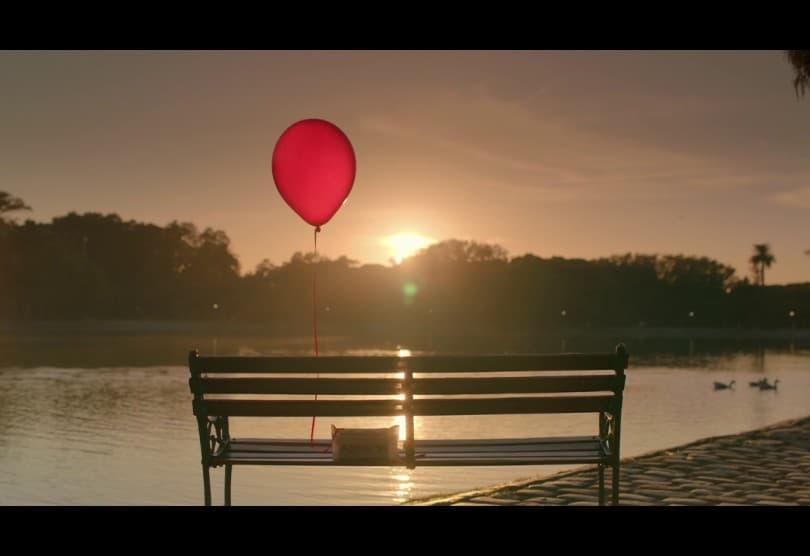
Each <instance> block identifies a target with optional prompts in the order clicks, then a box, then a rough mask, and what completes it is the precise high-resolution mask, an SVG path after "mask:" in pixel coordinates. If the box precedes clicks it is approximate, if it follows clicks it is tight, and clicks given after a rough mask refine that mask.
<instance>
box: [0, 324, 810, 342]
mask: <svg viewBox="0 0 810 556" xmlns="http://www.w3.org/2000/svg"><path fill="white" fill-rule="evenodd" d="M291 328H295V327H290V326H289V325H287V324H285V323H251V322H217V321H180V320H170V321H164V320H89V319H88V320H83V321H34V322H24V323H21V322H8V321H0V334H3V335H8V336H26V335H38V334H42V335H47V334H66V335H69V334H99V335H104V334H210V335H216V336H220V337H226V336H238V335H249V334H258V335H267V334H272V335H274V336H278V337H296V335H295V334H294V333H292V332H294V330H291ZM349 332H350V333H349V334H345V333H343V334H334V333H332V331H329V330H324V331H323V333H324V335H325V336H333V337H341V336H342V337H348V336H352V335H357V336H370V335H371V334H369V333H368V332H367V331H364V330H350V331H349ZM389 335H390V334H389ZM402 335H403V336H411V335H413V334H412V333H409V332H403V334H402ZM447 336H448V337H453V336H457V337H473V336H475V337H478V336H481V337H490V338H493V339H496V338H498V337H510V338H515V337H527V338H530V337H538V336H551V337H560V338H569V339H574V338H577V337H606V336H608V337H620V338H629V339H634V340H645V339H659V338H693V339H717V340H794V339H795V340H806V339H810V328H737V327H684V326H656V327H652V326H611V327H599V328H597V327H554V328H547V329H537V330H533V331H531V332H527V331H525V330H522V331H515V332H513V333H508V332H507V333H504V332H500V333H499V332H497V331H490V332H486V331H477V332H474V331H460V332H457V333H456V334H448V335H447Z"/></svg>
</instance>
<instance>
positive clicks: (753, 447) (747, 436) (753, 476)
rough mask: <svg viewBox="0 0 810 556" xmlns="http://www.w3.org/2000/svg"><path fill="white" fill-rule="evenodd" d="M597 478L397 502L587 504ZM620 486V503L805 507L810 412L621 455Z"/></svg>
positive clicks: (557, 478)
mask: <svg viewBox="0 0 810 556" xmlns="http://www.w3.org/2000/svg"><path fill="white" fill-rule="evenodd" d="M606 475H607V477H606V480H605V488H606V490H607V491H608V492H610V491H609V489H610V479H609V476H610V475H609V474H608V473H606ZM596 480H597V479H596V470H595V466H594V465H589V466H581V467H578V468H576V469H573V470H568V471H562V472H560V473H556V474H553V475H550V476H543V477H534V478H530V479H520V480H517V481H511V482H508V483H502V484H498V485H493V486H489V487H482V488H479V489H475V490H470V491H465V492H459V493H455V494H437V495H432V496H429V497H424V498H419V499H415V500H409V501H408V502H406V503H405V504H404V505H413V506H447V505H462V506H482V505H483V506H488V505H494V506H499V505H503V506H513V505H531V506H536V505H570V506H593V505H596V504H597V488H596V486H595V485H596ZM619 491H620V496H619V504H620V505H637V506H639V505H640V506H667V505H673V506H674V505H720V506H723V505H764V506H783V505H791V506H795V505H810V416H807V417H801V418H798V419H790V420H787V421H782V422H779V423H776V424H773V425H769V426H767V427H763V428H760V429H755V430H751V431H746V432H743V433H738V434H730V435H723V436H712V437H707V438H702V439H699V440H695V441H693V442H689V443H687V444H682V445H680V446H675V447H672V448H665V449H663V450H655V451H652V452H648V453H645V454H640V455H637V456H632V457H628V458H624V459H622V461H621V480H620V489H619Z"/></svg>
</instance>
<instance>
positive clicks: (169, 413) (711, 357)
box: [0, 333, 810, 505]
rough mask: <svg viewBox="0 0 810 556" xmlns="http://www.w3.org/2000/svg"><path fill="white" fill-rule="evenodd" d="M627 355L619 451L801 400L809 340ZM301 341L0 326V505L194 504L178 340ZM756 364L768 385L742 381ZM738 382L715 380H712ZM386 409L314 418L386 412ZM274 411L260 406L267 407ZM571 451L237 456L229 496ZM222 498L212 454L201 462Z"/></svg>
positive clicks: (601, 345)
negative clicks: (446, 457) (313, 462)
mask: <svg viewBox="0 0 810 556" xmlns="http://www.w3.org/2000/svg"><path fill="white" fill-rule="evenodd" d="M616 340H617V338H615V337H610V336H604V337H599V336H598V335H595V336H594V335H591V336H589V337H573V338H560V337H558V336H557V337H555V336H549V337H545V338H528V337H527V338H519V339H511V340H504V339H497V340H493V341H491V342H489V343H486V342H484V343H481V342H477V341H476V342H465V341H460V340H459V341H451V340H447V341H444V342H442V341H437V340H435V339H434V340H431V341H430V342H427V341H421V342H420V341H418V340H408V341H400V342H399V343H396V342H395V341H393V340H384V341H377V342H376V343H375V344H373V345H364V344H362V343H359V342H353V341H351V340H350V339H346V338H322V339H321V349H322V353H324V354H379V355H394V354H396V353H397V350H398V349H400V348H405V349H410V350H411V351H412V353H413V354H414V355H416V354H423V353H424V354H427V353H476V352H478V353H530V352H538V353H539V352H552V351H560V350H563V351H612V348H613V346H614V345H615V343H616ZM622 340H623V341H625V343H626V344H627V347H628V351H629V352H630V354H631V356H630V357H631V358H630V367H629V369H628V370H627V386H626V390H625V401H624V412H623V417H624V419H623V431H622V432H623V434H622V455H623V456H632V455H638V454H643V453H645V452H649V451H652V450H659V449H663V448H667V447H671V446H676V445H679V444H683V443H686V442H690V441H693V440H697V439H699V438H703V437H707V436H715V435H724V434H731V433H737V432H741V431H745V430H750V429H755V428H759V427H763V426H766V425H769V424H772V423H776V422H779V421H783V420H785V419H791V418H796V417H803V416H806V415H808V414H810V340H808V339H806V338H802V339H801V340H791V339H790V338H787V339H783V340H779V339H768V340H762V341H757V340H751V339H748V340H735V339H733V338H731V339H729V338H727V339H724V340H717V339H715V340H709V339H704V340H701V339H690V338H689V337H682V338H655V339H650V338H638V339H633V338H627V337H624V338H622ZM193 348H198V349H200V351H201V353H203V354H213V353H217V354H220V355H223V354H241V355H257V354H267V355H281V354H288V355H302V354H310V353H311V349H312V348H311V339H310V338H293V339H289V338H288V339H283V338H279V339H267V338H263V337H260V336H250V335H243V336H226V337H217V338H214V337H211V336H209V335H206V334H204V333H199V334H192V335H188V334H185V335H184V334H179V333H153V334H136V333H117V334H91V333H76V334H59V333H51V334H30V335H22V334H6V335H2V336H0V423H1V424H2V425H1V426H0V504H3V505H29V504H43V505H67V504H77V505H98V504H102V505H187V504H188V505H197V504H201V503H202V477H201V471H200V448H199V440H198V437H197V428H196V422H195V420H194V418H193V416H192V413H191V394H190V393H189V390H188V369H187V367H186V366H185V360H186V357H187V353H188V351H189V350H190V349H193ZM763 376H766V377H768V379H769V380H770V381H771V382H773V381H774V380H775V379H779V381H780V383H779V388H778V390H776V391H760V390H759V389H756V388H751V387H749V385H748V383H749V381H752V380H759V379H760V378H762V377H763ZM731 380H735V381H736V385H735V388H734V389H733V390H724V391H715V390H714V389H713V384H712V383H713V382H714V381H722V382H729V381H731ZM594 420H595V417H594V416H593V415H539V416H520V415H516V416H499V417H476V418H474V419H470V418H469V417H430V418H422V419H417V420H416V434H417V436H418V437H422V438H430V437H433V438H442V437H454V436H455V437H468V436H476V435H481V436H487V437H493V438H494V437H508V436H512V435H515V434H518V435H523V434H525V431H526V430H531V431H532V433H531V434H533V435H537V436H543V435H563V436H565V435H571V434H593V431H594V430H595V425H594V422H593V421H594ZM273 421H276V422H275V423H274V424H273V425H272V427H273V429H272V430H273V435H274V436H276V437H299V438H306V437H307V435H308V434H309V427H310V419H309V418H289V419H276V420H273ZM397 422H398V421H397V420H396V419H395V418H386V419H363V420H350V419H333V418H326V417H324V418H319V419H318V421H317V428H316V436H318V437H322V438H326V437H328V436H329V430H330V425H331V424H332V423H334V424H337V425H339V426H387V425H390V424H395V423H397ZM271 423H272V421H271ZM231 429H232V430H231V432H232V434H233V435H234V436H236V437H238V436H240V435H243V436H245V435H252V434H263V433H264V432H263V431H267V430H270V429H268V423H267V420H255V419H248V418H242V419H233V421H232V425H231ZM570 467H571V466H567V467H566V466H531V467H528V466H522V467H495V468H484V467H472V468H423V469H420V468H417V469H415V470H407V469H404V468H384V467H375V468H357V467H354V468H353V467H335V468H328V469H323V468H320V469H318V468H306V467H288V468H284V467H257V468H253V467H247V468H246V467H236V468H235V469H234V478H233V503H234V504H235V505H378V504H385V505H390V504H399V503H402V502H404V501H407V500H409V499H411V498H419V497H425V496H430V495H434V494H439V493H450V492H454V491H459V490H465V489H471V488H477V487H483V486H488V485H493V484H497V483H502V482H506V481H511V480H515V479H519V478H524V477H532V476H538V475H547V474H551V473H555V472H558V471H560V470H562V469H568V468H570ZM212 477H213V492H214V502H215V503H217V504H221V503H222V468H218V469H215V470H213V471H212Z"/></svg>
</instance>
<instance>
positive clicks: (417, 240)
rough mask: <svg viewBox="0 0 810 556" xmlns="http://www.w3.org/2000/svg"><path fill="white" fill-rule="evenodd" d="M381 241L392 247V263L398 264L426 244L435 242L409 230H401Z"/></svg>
mask: <svg viewBox="0 0 810 556" xmlns="http://www.w3.org/2000/svg"><path fill="white" fill-rule="evenodd" d="M382 243H383V244H384V245H387V246H389V247H391V248H393V250H394V252H393V253H392V259H393V261H394V263H396V264H400V263H401V262H402V260H403V259H405V258H406V257H410V256H411V255H413V254H414V253H416V252H417V251H419V250H420V249H423V248H425V247H427V246H428V245H431V244H433V243H436V240H435V239H433V238H429V237H425V236H422V235H419V234H414V233H411V232H403V233H399V234H396V235H393V236H387V237H384V238H382Z"/></svg>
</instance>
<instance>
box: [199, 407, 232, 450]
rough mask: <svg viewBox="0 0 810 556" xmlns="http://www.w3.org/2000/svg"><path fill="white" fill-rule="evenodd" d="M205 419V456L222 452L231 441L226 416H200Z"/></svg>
mask: <svg viewBox="0 0 810 556" xmlns="http://www.w3.org/2000/svg"><path fill="white" fill-rule="evenodd" d="M200 419H204V420H205V429H206V437H205V442H203V444H204V445H205V447H206V448H207V454H206V455H207V456H208V457H211V456H218V455H220V454H222V452H224V451H225V450H226V449H227V447H228V444H229V443H230V442H231V435H230V431H229V426H228V417H227V416H223V415H220V416H217V417H211V416H209V417H200Z"/></svg>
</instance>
